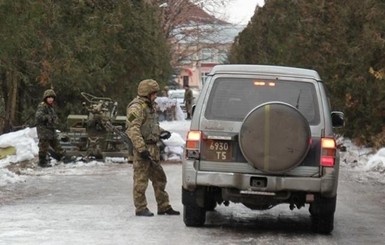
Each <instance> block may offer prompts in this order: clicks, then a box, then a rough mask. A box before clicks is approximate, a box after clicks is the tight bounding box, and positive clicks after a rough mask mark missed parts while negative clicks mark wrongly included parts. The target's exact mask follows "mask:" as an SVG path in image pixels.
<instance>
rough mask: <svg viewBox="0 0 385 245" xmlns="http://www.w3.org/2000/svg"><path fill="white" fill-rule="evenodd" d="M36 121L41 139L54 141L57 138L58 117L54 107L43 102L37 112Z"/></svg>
mask: <svg viewBox="0 0 385 245" xmlns="http://www.w3.org/2000/svg"><path fill="white" fill-rule="evenodd" d="M35 121H36V130H37V135H38V137H39V139H53V138H54V137H56V134H55V127H56V126H57V125H58V117H57V115H56V112H55V110H54V108H53V107H52V106H50V105H48V104H47V103H45V102H41V103H40V104H39V105H38V107H37V110H36V114H35Z"/></svg>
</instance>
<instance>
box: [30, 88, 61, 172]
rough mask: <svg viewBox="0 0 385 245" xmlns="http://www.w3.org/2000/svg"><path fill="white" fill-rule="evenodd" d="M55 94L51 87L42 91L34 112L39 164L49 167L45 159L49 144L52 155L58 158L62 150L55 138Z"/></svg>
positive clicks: (56, 121)
mask: <svg viewBox="0 0 385 245" xmlns="http://www.w3.org/2000/svg"><path fill="white" fill-rule="evenodd" d="M55 98H56V94H55V92H54V91H53V90H52V89H48V90H46V91H45V92H44V95H43V101H42V102H40V103H39V105H38V107H37V111H36V114H35V120H36V130H37V136H38V138H39V145H38V146H39V163H38V164H39V166H40V167H50V165H49V164H48V161H47V155H48V149H49V147H50V146H51V147H52V149H53V151H54V154H53V156H54V157H55V158H56V159H57V160H60V159H62V158H63V155H64V151H63V149H62V147H61V145H60V143H59V140H58V139H57V135H56V130H55V127H56V126H57V125H58V117H57V115H56V112H55V110H54V108H53V104H54V102H55Z"/></svg>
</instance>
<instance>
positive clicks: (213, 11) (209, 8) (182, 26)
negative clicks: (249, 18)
mask: <svg viewBox="0 0 385 245" xmlns="http://www.w3.org/2000/svg"><path fill="white" fill-rule="evenodd" d="M230 1H231V0H205V1H203V0H190V1H188V0H148V2H150V3H151V4H154V5H157V6H158V7H159V14H160V19H161V23H162V28H163V32H164V35H165V36H166V38H167V40H168V41H169V44H170V46H171V50H172V54H171V57H172V61H171V65H172V66H173V67H175V68H177V67H181V66H183V65H184V64H186V63H188V62H190V63H191V62H195V63H197V62H200V61H202V60H201V59H202V57H201V55H200V54H201V52H202V50H214V49H215V50H217V52H222V53H223V52H227V50H226V48H225V47H224V46H225V45H224V44H226V43H231V42H232V40H228V37H226V35H224V33H228V31H227V30H229V29H233V30H234V26H233V25H231V24H230V23H227V22H226V21H223V20H220V19H218V18H216V17H214V16H220V13H221V12H222V11H219V10H223V9H224V7H225V6H226V4H228V3H229V2H230ZM213 54H214V53H213ZM206 58H211V57H206Z"/></svg>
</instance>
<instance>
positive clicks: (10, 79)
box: [3, 71, 19, 133]
mask: <svg viewBox="0 0 385 245" xmlns="http://www.w3.org/2000/svg"><path fill="white" fill-rule="evenodd" d="M5 83H6V87H7V88H6V90H5V91H4V94H6V97H5V98H4V101H5V115H4V129H3V131H4V133H7V132H10V131H12V130H13V123H14V122H15V118H16V106H17V104H16V103H17V89H18V85H19V79H18V77H17V75H16V72H15V71H7V72H6V75H5Z"/></svg>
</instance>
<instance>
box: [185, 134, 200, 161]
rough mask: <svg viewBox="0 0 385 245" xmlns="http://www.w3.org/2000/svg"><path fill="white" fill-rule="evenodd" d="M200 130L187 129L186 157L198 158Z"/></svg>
mask: <svg viewBox="0 0 385 245" xmlns="http://www.w3.org/2000/svg"><path fill="white" fill-rule="evenodd" d="M201 138H202V132H201V131H189V132H188V133H187V137H186V157H187V158H199V151H200V144H201Z"/></svg>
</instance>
